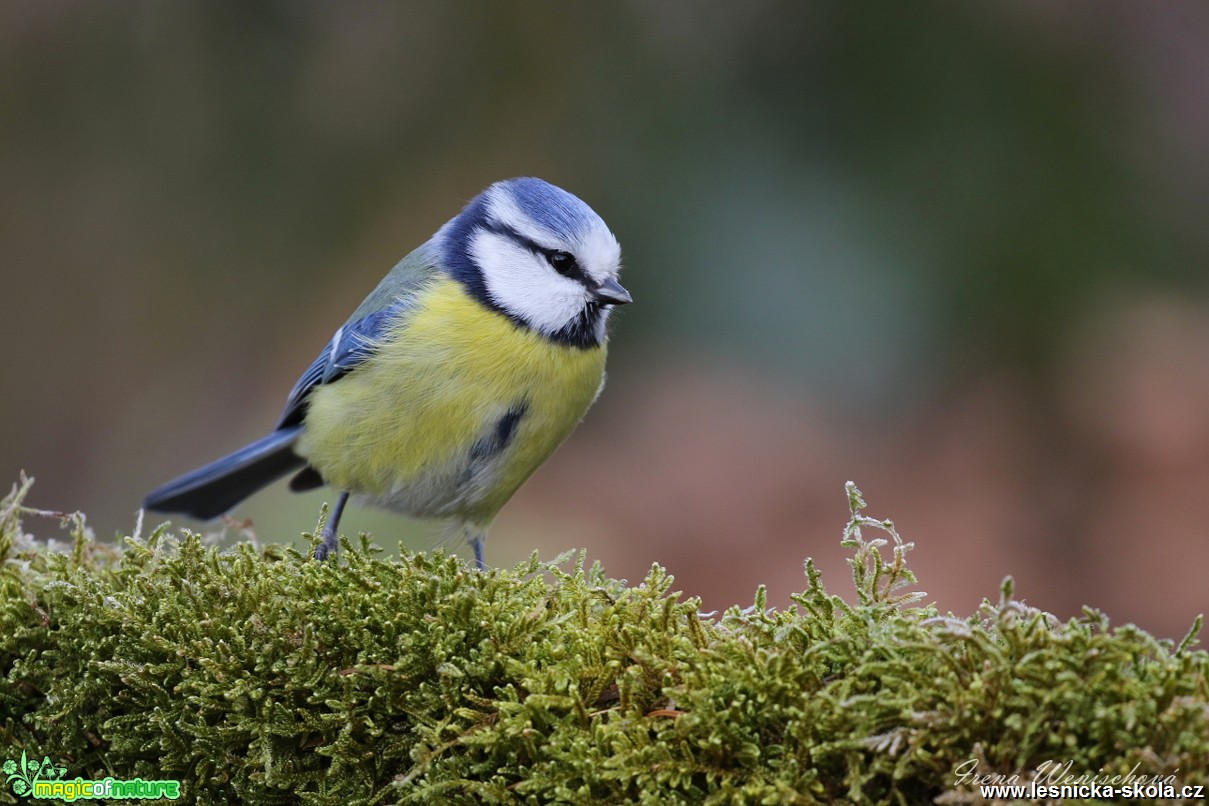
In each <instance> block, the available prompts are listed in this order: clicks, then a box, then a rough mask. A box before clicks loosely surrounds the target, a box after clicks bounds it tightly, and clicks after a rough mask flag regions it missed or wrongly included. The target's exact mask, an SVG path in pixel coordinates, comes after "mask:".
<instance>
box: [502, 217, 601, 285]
mask: <svg viewBox="0 0 1209 806" xmlns="http://www.w3.org/2000/svg"><path fill="white" fill-rule="evenodd" d="M482 228H483V229H484V230H486V231H487V232H491V233H494V234H496V235H502V236H503V237H505V238H509V239H511V240H513V241H516V242H517V243H518V244H520V245H521V246H523V247H525V248H526V249H528V250H529V251H530V252H532V253H533V254H535V255H541V256H542V257H544V258H545V259H546V262H547V263H549V264H550V268H552V269H554V270H555V271H556V272H558V273H559V274H561V275H562V276H563V277H569V278H571V279H572V280H578V281H580V282H581V283H584V284H585V285H586V284H587V283H588V276H587V275H586V274H584V270H583V267H582V266H580V265H579V261H578V260H576V259H575V255H573V254H571V253H570V252H566V251H564V250H562V249H548V248H546V247H544V246H542V245H541V244H539V243H537V242H536V241H534V240H533V239H532V238H527V237H525V236H524V235H521V234H520V233H519V232H517V231H516V230H515V229H513V228H512V227H509V226H508V225H507V224H501V223H500V222H498V221H485V222H483V224H482ZM567 259H569V260H570V262H569V263H566V261H567ZM560 263H561V264H562V266H561V267H560V266H559V265H557V264H560Z"/></svg>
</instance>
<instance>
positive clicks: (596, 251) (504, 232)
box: [436, 177, 630, 348]
mask: <svg viewBox="0 0 1209 806" xmlns="http://www.w3.org/2000/svg"><path fill="white" fill-rule="evenodd" d="M436 239H437V241H438V244H439V247H440V249H441V255H442V258H443V262H444V265H445V267H446V269H447V270H448V271H449V273H450V274H452V275H453V276H454V277H455V278H456V279H458V280H459V281H461V282H462V283H463V284H464V285H465V286H466V288H467V290H468V291H469V292H470V293H471V294H472V295H473V296H475V297H476V298H477V299H479V300H480V301H482V302H483V303H484V304H485V305H487V306H488V307H491V308H493V309H495V310H497V311H499V312H500V313H502V314H504V315H505V316H508V317H509V318H511V319H512V320H513V321H514V322H516V323H517V324H519V325H522V326H524V327H528V328H531V329H532V330H534V331H537V332H539V333H541V334H543V335H545V336H546V337H547V338H550V339H552V340H554V341H558V342H561V343H565V344H571V345H574V346H577V347H584V348H588V347H594V346H596V345H599V344H600V343H602V342H603V341H604V339H605V334H606V326H607V324H608V318H609V313H610V311H611V310H612V308H613V306H615V305H624V304H625V303H627V302H629V301H630V294H629V292H628V291H626V290H625V289H624V288H623V287H622V286H621V284H620V283H619V282H618V281H617V276H618V273H619V272H620V270H621V247H620V246H619V245H618V243H617V239H616V238H615V237H613V233H612V232H610V231H609V228H608V226H606V225H605V223H604V221H602V220H601V218H600V216H598V215H596V213H595V212H593V210H592V208H591V207H588V205H586V204H584V203H583V202H582V201H580V199H579V198H577V197H575V196H573V195H571V194H570V193H568V192H567V191H565V190H563V189H561V188H558V187H555V186H554V185H551V184H550V183H548V182H544V181H542V180H541V179H534V178H529V177H526V178H520V179H508V180H506V181H503V182H496V183H495V184H494V185H492V186H491V187H489V188H487V189H486V190H485V191H483V192H482V193H481V194H479V195H478V196H477V197H476V198H475V199H473V200H472V201H471V202H470V204H468V205H466V208H465V209H464V210H462V212H461V213H459V214H458V215H457V216H456V217H455V218H453V219H452V220H451V221H449V223H447V224H446V225H445V226H444V227H442V228H441V229H440V231H439V232H437V234H436Z"/></svg>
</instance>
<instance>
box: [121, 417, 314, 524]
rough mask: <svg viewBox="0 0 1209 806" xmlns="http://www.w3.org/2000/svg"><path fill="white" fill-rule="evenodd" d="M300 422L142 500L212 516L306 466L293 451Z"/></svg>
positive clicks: (205, 517)
mask: <svg viewBox="0 0 1209 806" xmlns="http://www.w3.org/2000/svg"><path fill="white" fill-rule="evenodd" d="M301 431H302V426H301V425H296V426H293V427H291V428H282V429H279V430H277V431H274V432H273V433H271V434H269V435H268V436H267V437H264V438H263V439H258V440H256V441H255V442H253V443H252V444H251V445H247V446H245V447H243V448H240V449H239V450H237V451H235V453H232V454H231V455H230V456H224V457H223V458H222V459H219V460H217V461H214V462H211V463H210V464H208V465H206V466H205V467H200V468H198V469H197V470H194V471H193V472H191V473H186V474H185V475H183V476H181V477H180V478H179V479H176V480H174V481H170V482H168V483H167V484H165V485H164V486H163V487H160V488H159V489H158V490H156V491H154V492H152V493H151V494H150V495H148V496H147V497H146V498H145V499H144V500H143V506H144V507H146V508H147V509H150V510H154V511H156V512H177V513H180V514H183V515H190V516H192V517H194V518H198V519H200V520H209V519H210V518H215V517H218V516H219V515H221V514H223V513H224V512H227V511H228V510H230V509H231V508H232V507H234V506H235V505H236V504H238V503H239V502H240V501H242V500H244V499H245V498H247V497H248V496H250V495H251V494H252V493H254V492H256V491H258V490H260V489H261V488H262V487H266V486H268V485H269V484H271V483H273V482H274V481H276V480H277V479H279V478H281V477H282V476H285V475H286V474H288V473H291V472H293V471H295V470H298V469H300V468H302V467H305V466H306V460H305V459H303V458H302V457H301V456H299V455H298V454H296V453H294V443H295V442H296V441H297V440H298V434H299V433H300V432H301Z"/></svg>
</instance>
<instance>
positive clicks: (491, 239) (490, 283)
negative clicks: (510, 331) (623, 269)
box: [470, 231, 587, 333]
mask: <svg viewBox="0 0 1209 806" xmlns="http://www.w3.org/2000/svg"><path fill="white" fill-rule="evenodd" d="M470 254H471V257H473V258H474V260H475V262H477V263H478V265H479V268H480V269H481V270H482V272H483V284H484V285H485V286H486V287H487V293H488V294H489V295H490V296H491V299H492V300H494V301H495V303H496V304H497V305H499V306H500V307H501V308H503V309H504V310H505V311H506V312H507V313H509V314H511V315H513V316H515V317H517V318H519V319H522V320H524V321H525V322H527V323H528V324H529V325H531V326H532V327H534V328H535V329H537V330H540V331H542V332H543V333H555V332H557V331H559V330H561V329H562V328H563V327H564V326H565V325H567V324H568V323H569V322H571V321H572V320H573V319H575V317H576V316H578V315H579V313H580V311H582V310H583V308H584V305H585V304H586V303H587V290H586V289H585V288H584V287H583V285H581V284H580V283H578V282H576V281H574V280H570V279H567V278H566V277H561V276H559V275H558V274H556V273H555V272H554V270H553V269H551V268H550V267H549V266H548V265H547V264H546V262H545V260H544V259H543V258H541V257H540V256H538V255H535V254H533V252H531V251H530V250H528V249H526V248H525V247H523V246H521V245H520V244H518V243H516V242H515V241H513V240H512V239H511V238H506V237H504V236H502V235H497V234H496V233H493V232H482V231H480V232H478V233H476V234H475V235H474V236H473V237H472V238H471V241H470Z"/></svg>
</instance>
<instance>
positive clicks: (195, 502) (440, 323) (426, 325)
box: [144, 178, 631, 568]
mask: <svg viewBox="0 0 1209 806" xmlns="http://www.w3.org/2000/svg"><path fill="white" fill-rule="evenodd" d="M620 263H621V248H620V246H618V243H617V239H616V238H615V237H614V236H613V233H612V232H610V231H609V228H608V227H607V226H606V225H605V223H604V221H602V220H601V219H600V217H599V216H598V215H596V213H595V212H593V211H592V209H591V208H590V207H588V205H587V204H585V203H584V202H582V201H581V200H580V199H579V198H577V197H575V196H573V195H571V194H570V193H568V192H567V191H565V190H562V189H561V188H558V187H555V186H554V185H551V184H549V183H547V182H544V181H542V180H540V179H533V178H521V179H510V180H507V181H503V182H497V183H496V184H494V185H492V186H491V187H489V188H487V190H485V191H483V193H481V194H480V195H479V196H477V197H476V198H475V199H473V200H472V201H471V202H470V203H469V204H468V205H467V206H466V207H465V209H463V210H462V212H461V213H459V214H458V215H457V216H455V217H454V218H453V219H451V220H450V221H449V222H448V223H446V224H445V226H443V227H441V228H440V229H439V230H438V231H437V233H436V234H435V235H433V236H432V238H430V239H429V240H428V241H427V242H426V243H425V244H423V245H422V246H420V247H419V248H418V249H416V250H415V251H414V252H412V253H411V254H409V255H408V256H407V257H405V258H403V260H401V261H399V263H398V265H396V266H395V267H394V268H393V269H391V271H390V273H389V274H387V275H386V277H385V279H383V280H382V282H381V283H379V284H378V287H377V288H375V289H374V291H373V292H372V293H371V294H370V295H369V296H368V297H366V299H365V301H364V302H362V303H361V306H360V307H359V308H357V310H355V311H353V315H352V316H351V317H349V319H348V321H347V322H345V323H344V325H343V326H342V327H341V328H340V329H338V330H337V331H336V334H335V335H334V336H333V337H332V340H331V341H330V342H328V344H327V346H326V347H324V349H323V351H322V352H321V353H320V354H319V357H318V358H317V359H315V362H314V363H313V364H311V366H310V367H309V368H308V369H307V370H306V372H304V373H303V374H302V377H301V378H299V379H298V383H297V384H295V385H294V388H293V389H292V390H291V391H290V393H289V396H288V397H287V398H286V404H285V410H284V411H283V412H282V413H281V417H280V418H279V419H278V421H277V426H276V428H274V430H273V432H272V433H270V434H269V435H268V436H266V437H264V438H263V439H260V440H257V441H256V442H253V443H252V444H251V445H248V446H247V447H245V448H242V449H241V450H238V451H236V452H235V453H232V454H231V455H230V456H226V457H224V458H222V459H219V460H217V461H215V462H212V463H211V464H208V465H206V466H205V467H202V468H199V469H198V470H195V471H193V472H192V473H189V474H187V475H185V476H182V477H181V478H179V479H177V480H175V481H172V482H170V483H168V484H166V485H164V486H163V487H161V488H160V489H158V490H156V491H155V492H153V493H151V494H150V495H148V496H147V498H146V500H145V502H144V505H145V506H146V508H147V509H150V510H154V511H157V512H175V513H182V514H186V515H191V516H193V517H195V518H199V519H202V520H206V519H210V518H214V517H217V516H218V515H221V514H223V513H225V512H227V511H228V510H230V509H231V508H232V507H234V506H235V505H236V504H238V503H239V502H240V501H243V500H244V499H245V498H247V497H248V496H250V495H251V494H252V493H254V492H256V491H258V490H260V489H261V488H262V487H264V486H266V485H268V484H270V483H272V482H273V481H276V480H277V479H279V478H282V477H283V476H286V475H288V474H291V473H293V474H295V475H294V477H293V479H291V481H290V489H291V490H294V491H303V490H310V489H314V488H316V487H319V486H322V485H325V484H326V485H328V486H330V487H332V488H334V489H336V490H338V491H340V492H339V497H338V498H337V501H336V503H335V505H334V506H333V508H332V512H331V514H330V517H329V518H328V521H327V525H326V527H325V528H324V532H323V535H322V542H321V543H320V545H319V546H318V547H317V548H316V550H315V556H316V558H317V559H324V558H326V557H327V556H328V555H329V554H330V553H331V552H332V551H334V550H335V549H336V547H337V546H338V539H337V529H338V528H339V524H340V516H341V514H342V513H343V511H344V507H345V504H346V503H347V502H348V499H349V496H350V495H352V496H355V497H356V498H357V499H358V500H359V501H363V502H365V503H369V504H372V505H377V506H381V507H384V508H386V509H389V510H393V511H395V512H399V513H402V514H405V515H410V516H413V517H418V518H435V519H441V520H444V521H446V522H449V523H451V524H453V525H454V526H455V527H456V528H457V529H458V530H459V531H460V532H461V533H462V534H463V535H464V537H465V538H466V540H467V541H469V543H470V545H471V547H472V548H473V549H474V557H475V561H476V563H477V564H478V567H479V568H484V567H485V565H484V562H483V541H484V539H485V537H486V532H487V527H488V526H489V525H490V524H491V521H492V519H493V518H495V516H496V513H498V512H499V511H500V509H501V508H502V507H503V506H504V504H505V503H506V502H507V501H508V499H509V498H511V497H512V494H513V493H515V492H516V490H517V488H519V487H520V486H521V485H522V484H523V483H524V482H525V480H526V479H528V478H529V476H530V475H531V474H532V473H533V471H534V470H536V469H537V468H538V466H539V465H541V464H542V462H544V461H546V459H547V458H549V456H550V454H551V453H553V452H554V449H555V448H557V447H558V446H559V445H560V444H561V443H562V441H563V440H564V439H566V438H567V436H568V435H569V434H570V433H571V431H572V430H573V429H574V428H575V426H576V425H577V424H578V423H579V421H580V420H581V419H582V418H583V416H584V414H585V413H586V412H587V410H588V407H589V406H591V405H592V403H593V401H595V400H596V397H597V395H599V394H600V390H601V388H602V387H603V385H604V379H605V371H604V370H605V354H606V351H607V329H608V323H609V315H610V313H611V312H612V310H613V308H614V306H617V305H624V304H626V303H628V302H630V301H631V298H630V294H629V292H627V291H626V290H625V288H623V287H622V286H621V284H620V283H619V282H618V281H617V277H618V272H619V270H620Z"/></svg>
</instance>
